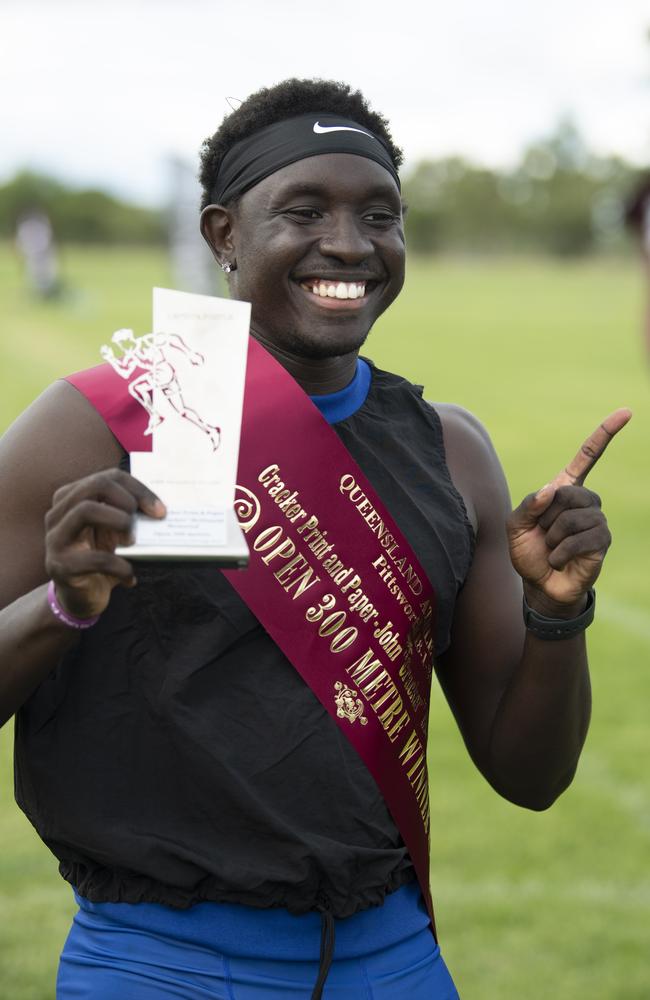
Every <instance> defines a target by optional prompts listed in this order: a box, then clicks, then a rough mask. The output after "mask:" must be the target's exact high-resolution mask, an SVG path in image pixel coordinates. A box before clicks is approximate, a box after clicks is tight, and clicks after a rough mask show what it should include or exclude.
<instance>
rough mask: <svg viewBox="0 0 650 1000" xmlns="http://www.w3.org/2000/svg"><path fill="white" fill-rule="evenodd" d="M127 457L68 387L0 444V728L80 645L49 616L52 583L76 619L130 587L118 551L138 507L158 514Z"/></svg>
mask: <svg viewBox="0 0 650 1000" xmlns="http://www.w3.org/2000/svg"><path fill="white" fill-rule="evenodd" d="M121 455H122V451H121V448H120V446H119V445H118V443H117V441H116V440H115V438H114V437H113V436H112V434H111V433H110V431H109V430H108V428H107V427H106V426H105V424H104V423H103V421H102V420H101V418H100V417H99V415H98V414H97V413H96V411H95V410H94V409H93V408H92V407H91V406H90V404H89V403H88V402H87V401H86V400H85V399H84V398H83V396H82V395H81V394H80V393H78V392H77V390H76V389H74V388H72V386H70V385H68V384H67V383H65V382H58V383H56V384H55V385H53V386H51V387H50V389H48V390H47V391H46V392H45V393H44V394H43V395H42V396H41V397H40V398H39V399H38V400H37V401H36V402H35V403H34V404H33V405H32V406H31V407H30V408H29V409H28V410H27V411H26V412H25V413H24V414H23V415H22V416H21V417H20V418H19V419H18V420H17V421H16V423H15V424H14V425H13V426H12V427H11V428H10V429H9V430H8V431H7V433H6V434H5V436H4V437H3V439H2V441H0V552H1V553H2V562H1V564H0V608H1V609H2V610H1V611H0V725H3V724H4V723H5V722H6V721H7V719H8V718H10V717H11V715H12V714H13V713H14V712H15V711H16V709H17V708H19V707H20V705H22V703H23V702H24V701H25V700H26V699H27V698H28V697H29V695H30V694H31V692H32V691H33V690H34V689H35V688H36V687H37V685H38V684H39V683H40V682H41V681H42V680H43V679H44V678H45V677H46V676H47V675H48V674H49V673H50V671H51V670H52V669H54V667H55V666H56V665H57V663H58V661H59V659H60V658H61V656H62V655H63V653H64V652H65V651H66V650H67V649H68V648H69V647H70V646H71V645H73V644H74V642H75V641H76V639H77V636H78V633H77V632H75V630H74V629H71V628H69V627H67V626H65V625H63V624H62V623H61V622H59V621H58V620H57V619H56V618H55V616H54V615H53V614H52V611H51V610H50V608H49V606H48V603H47V594H46V591H47V586H46V584H47V581H48V579H50V578H52V579H54V581H55V584H56V591H57V597H58V600H59V603H60V604H61V605H62V606H63V607H64V608H65V609H66V610H67V611H68V612H69V613H71V614H72V615H74V616H75V617H79V618H90V617H92V616H93V615H95V614H99V613H101V611H102V610H103V609H104V608H105V607H106V605H107V604H108V600H109V599H110V593H111V590H112V588H113V587H114V586H115V585H116V584H117V583H122V584H124V585H127V586H129V585H131V584H132V582H133V570H132V568H131V566H130V564H129V563H128V562H127V561H126V560H125V559H119V558H118V557H117V556H115V554H114V548H115V546H116V545H117V544H118V543H119V542H120V541H125V540H126V538H127V537H128V534H129V530H130V520H131V516H132V514H133V512H134V511H135V510H136V509H137V508H138V506H139V507H140V509H143V510H146V512H147V513H153V514H154V515H157V516H160V512H159V511H156V510H154V509H153V504H154V501H155V499H156V498H153V494H151V493H150V491H148V490H146V489H145V487H143V486H142V484H139V483H137V481H136V480H134V479H133V477H131V476H128V475H127V474H126V473H123V472H120V471H119V470H118V469H117V468H115V466H117V464H118V462H119V460H120V457H121ZM152 498H153V499H152Z"/></svg>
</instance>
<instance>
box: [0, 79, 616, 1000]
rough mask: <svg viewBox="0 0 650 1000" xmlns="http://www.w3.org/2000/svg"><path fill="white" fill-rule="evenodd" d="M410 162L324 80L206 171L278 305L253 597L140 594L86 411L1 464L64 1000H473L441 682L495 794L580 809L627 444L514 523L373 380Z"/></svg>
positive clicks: (580, 465)
mask: <svg viewBox="0 0 650 1000" xmlns="http://www.w3.org/2000/svg"><path fill="white" fill-rule="evenodd" d="M400 162H401V153H400V151H399V150H398V149H397V148H396V146H395V145H394V143H393V141H392V139H391V136H390V133H389V131H388V128H387V125H386V122H385V121H384V119H383V118H381V116H379V115H377V114H376V113H374V112H372V111H370V110H369V108H368V106H367V104H366V102H365V101H364V99H363V97H362V96H361V95H360V94H359V93H355V92H351V91H350V89H349V88H348V87H346V86H344V85H342V84H337V83H330V82H323V81H298V80H291V81H287V82H285V83H283V84H280V85H278V86H276V87H274V88H272V89H270V90H263V91H260V92H259V93H257V94H254V95H252V97H250V98H249V99H248V100H247V101H245V102H244V103H243V104H242V105H241V106H240V107H239V108H238V109H237V110H236V111H235V112H233V114H231V115H230V116H229V117H228V118H227V119H226V120H225V122H224V123H223V125H222V126H221V128H220V129H219V131H218V132H217V133H216V134H215V135H214V136H213V137H212V138H211V139H209V140H206V142H205V144H204V147H203V157H202V175H201V176H202V182H203V186H204V202H203V211H202V215H201V228H202V232H203V234H204V236H205V238H206V239H207V241H208V243H209V244H210V246H211V248H212V250H213V253H214V255H215V258H216V260H217V261H218V263H219V264H220V266H221V267H222V268H223V270H224V272H225V273H226V274H227V276H228V282H229V285H230V291H231V294H232V295H233V296H234V297H236V298H239V299H243V300H246V301H250V302H251V304H252V322H251V334H252V341H251V344H250V353H249V370H248V376H247V378H248V387H247V394H246V401H245V407H244V420H243V426H242V449H241V460H240V467H239V473H238V482H239V485H240V486H241V487H242V488H243V489H244V490H245V491H246V495H247V496H248V497H253V498H254V500H255V504H256V506H255V505H251V504H248V514H246V513H243V514H242V515H241V516H242V523H243V527H244V530H246V531H247V532H249V536H248V537H249V542H250V543H251V544H250V547H251V564H250V566H249V568H248V569H247V570H246V571H242V572H228V573H221V572H218V571H217V570H215V569H213V568H212V567H210V566H192V565H184V566H178V565H175V566H170V567H165V566H152V567H147V566H143V567H142V569H141V570H140V571H139V573H138V581H137V585H136V580H135V577H134V573H133V567H132V566H131V565H130V564H129V562H128V561H127V560H126V559H124V558H121V557H119V556H117V555H116V554H115V548H116V547H117V545H118V544H120V543H121V544H124V543H126V542H128V539H129V536H130V530H131V519H132V516H133V513H134V512H135V511H136V510H137V509H140V510H142V511H144V512H145V513H147V514H149V515H151V516H152V517H162V516H164V513H165V511H164V506H163V504H162V503H161V501H160V500H159V499H158V498H156V497H154V496H153V495H152V494H151V493H150V491H149V490H148V489H146V488H145V487H144V486H142V484H140V483H139V482H138V481H137V480H135V479H134V478H133V477H132V476H130V474H129V473H128V471H127V468H128V456H127V454H126V450H125V448H124V447H123V446H122V445H121V443H120V434H121V431H120V426H121V424H120V420H119V419H118V418H119V417H120V413H121V410H120V407H121V405H122V404H121V402H120V400H119V399H117V398H115V399H113V398H111V399H110V400H108V402H107V400H106V398H99V397H98V396H96V395H94V394H93V392H92V391H90V390H89V389H88V388H87V383H86V382H85V381H84V379H83V378H79V377H71V378H70V379H68V380H67V381H63V382H60V383H57V384H56V385H55V386H53V387H52V388H51V389H50V390H48V392H46V393H45V394H44V396H43V397H41V399H40V400H38V401H37V402H36V403H35V404H34V405H33V406H32V407H31V408H30V410H29V411H28V412H27V413H26V414H25V415H24V416H23V417H22V418H21V419H20V420H19V421H18V422H17V424H16V425H15V426H14V427H13V428H12V429H11V430H10V431H9V433H8V434H7V436H6V438H5V439H4V442H3V445H2V469H3V475H4V477H5V483H6V484H7V485H8V487H10V488H7V489H5V490H4V491H3V494H2V496H3V499H2V510H1V512H0V514H1V516H0V534H1V538H2V551H3V554H4V570H3V576H2V605H3V607H4V611H2V613H1V621H0V624H1V626H2V628H1V630H0V635H1V637H2V638H1V639H0V643H1V646H0V648H1V650H2V653H3V656H2V660H1V661H0V662H1V663H2V667H1V669H0V709H1V719H2V721H4V720H6V719H7V718H9V716H11V714H12V713H14V712H16V713H17V721H16V766H17V784H16V788H17V797H18V801H19V803H20V805H21V806H22V808H23V809H24V810H25V811H26V813H27V815H28V816H29V817H30V819H31V821H32V822H33V823H34V825H35V826H36V828H37V830H38V831H39V833H40V834H41V836H42V837H43V839H44V840H45V842H46V843H47V844H48V846H49V847H50V848H51V850H52V851H53V852H54V854H55V855H56V856H57V858H58V859H59V862H60V870H61V873H62V875H63V876H64V878H66V879H67V880H68V881H69V882H70V883H71V884H72V885H73V886H74V888H75V890H76V894H77V902H78V904H79V911H78V914H77V916H76V917H75V921H74V925H73V928H72V930H71V933H70V936H69V938H68V941H67V943H66V946H65V948H64V952H63V955H62V960H61V965H60V972H59V982H58V996H59V1000H69V998H70V1000H71V998H73V997H75V998H79V997H88V998H90V997H92V998H93V1000H114V998H115V997H116V996H120V995H124V996H127V995H128V996H129V997H133V998H136V1000H148V998H153V997H156V998H161V997H162V998H165V997H169V998H171V997H185V998H190V997H191V998H198V997H200V996H207V995H210V996H213V997H220V998H225V997H229V998H231V1000H233V998H234V1000H255V998H278V1000H280V998H286V997H289V996H292V997H296V998H299V997H305V998H307V997H310V996H311V997H314V998H318V997H321V996H323V997H330V998H335V997H340V998H344V997H353V996H368V997H372V998H375V1000H389V998H390V1000H396V998H402V997H408V998H409V1000H424V998H426V1000H435V998H447V1000H448V998H451V997H455V996H457V993H456V990H455V988H454V986H453V983H452V981H451V978H450V976H449V973H448V972H447V969H446V967H445V965H444V962H443V960H442V958H441V955H440V950H439V947H438V945H437V942H436V938H435V924H434V915H433V904H432V899H431V891H430V878H429V856H430V852H432V853H433V855H434V856H435V851H436V844H435V836H433V837H430V814H431V811H433V813H434V815H435V818H436V823H439V822H440V820H441V819H443V818H444V817H442V816H441V814H440V810H439V809H438V807H437V806H436V790H435V778H433V779H432V781H431V782H429V776H428V773H427V751H426V736H427V716H428V712H427V709H428V699H429V692H430V686H431V682H432V671H433V667H434V666H435V672H436V674H437V679H438V682H439V683H440V684H441V686H442V688H443V690H444V692H445V695H446V697H447V699H448V701H449V704H450V707H451V710H452V711H453V713H454V715H455V717H456V720H457V722H458V725H459V728H460V730H461V733H462V736H463V739H464V740H465V743H466V745H467V748H468V751H469V753H470V754H471V756H472V759H473V760H474V762H475V763H476V765H477V767H478V768H479V769H480V771H481V772H482V773H483V774H484V775H485V777H486V779H487V780H488V781H489V782H490V783H491V784H492V785H493V786H494V788H495V789H496V790H497V791H498V792H499V793H500V794H502V795H504V796H505V797H507V798H508V799H510V800H511V801H513V802H515V803H518V804H520V805H522V806H524V807H527V808H531V809H544V808H547V807H548V806H549V805H550V804H551V803H552V802H553V801H554V799H555V798H556V797H557V796H558V795H559V794H560V793H561V792H562V791H563V790H564V789H565V788H566V787H567V786H568V784H569V783H570V781H571V779H572V777H573V774H574V772H575V769H576V765H577V761H578V757H579V754H580V751H581V748H582V744H583V742H584V739H585V735H586V732H587V726H588V721H589V709H590V700H589V675H588V669H587V659H586V652H585V640H584V631H585V629H586V627H587V626H588V625H589V623H590V622H591V620H592V618H593V613H594V594H593V584H594V581H595V580H596V577H597V576H598V574H599V571H600V568H601V565H602V561H603V558H604V556H605V553H606V550H607V548H608V546H609V543H610V536H609V532H608V529H607V526H606V521H605V518H604V515H603V514H602V512H601V509H600V503H599V500H598V497H596V496H595V494H593V493H591V492H590V491H589V490H588V489H586V488H585V486H584V481H585V477H586V475H587V473H588V472H589V470H590V469H591V467H592V465H593V464H594V462H595V461H597V459H598V458H599V456H600V455H601V454H602V452H603V451H604V449H605V447H606V446H607V444H608V442H609V441H610V440H611V437H612V436H613V435H614V434H615V433H616V432H617V431H618V430H619V429H620V428H621V427H622V426H623V425H624V424H625V423H626V421H627V420H628V419H629V411H626V410H620V411H617V412H616V413H615V414H612V415H611V416H610V417H608V418H607V419H606V420H605V421H604V422H603V424H602V425H601V426H600V427H599V428H598V429H597V430H596V431H595V432H594V434H593V435H592V436H591V437H590V438H589V439H588V440H587V441H586V442H585V444H584V445H583V446H582V448H581V449H580V451H579V452H578V454H577V455H576V457H575V458H574V459H573V461H572V462H570V463H569V464H568V465H567V466H566V467H563V469H562V471H561V472H560V473H559V474H558V475H557V477H556V478H555V479H554V480H553V482H552V483H549V484H547V485H546V486H544V487H543V488H542V489H540V490H537V491H536V492H532V493H531V494H530V495H529V496H527V497H526V498H525V499H524V500H523V501H522V503H521V504H520V505H519V507H517V509H516V510H515V511H514V512H511V509H510V502H509V498H508V491H507V487H506V484H505V481H504V477H503V473H502V471H501V468H500V465H499V462H498V460H497V458H496V456H495V454H494V451H493V449H492V447H491V445H490V441H489V438H488V437H487V434H486V432H485V431H484V429H483V428H482V427H481V426H480V424H479V423H478V422H477V421H476V420H475V419H474V418H473V417H472V416H471V415H469V414H467V413H466V412H465V411H463V410H460V409H459V408H457V407H454V406H451V405H448V404H444V405H443V404H437V405H435V406H432V405H430V404H428V403H427V402H425V401H424V400H423V399H422V396H421V392H420V390H419V389H418V388H417V387H416V386H413V385H411V384H410V383H409V382H407V381H406V380H404V379H403V378H401V377H400V376H398V375H394V374H392V373H389V372H385V371H381V370H380V369H378V368H376V367H374V366H373V365H371V364H370V362H368V361H366V360H363V359H361V358H360V357H359V350H360V348H361V346H362V345H363V343H364V341H365V339H366V337H367V335H368V333H369V331H370V329H371V327H372V325H373V323H374V321H375V320H376V319H377V317H378V316H380V315H381V313H382V312H384V310H385V309H386V308H387V307H388V306H389V305H390V304H391V302H392V301H393V300H394V299H395V297H396V296H397V294H398V293H399V291H400V289H401V287H402V283H403V279H404V234H403V220H402V204H401V194H400V182H399V175H398V168H399V165H400ZM26 456H29V461H27V460H26ZM163 500H164V498H163ZM244 506H245V505H244ZM242 509H243V508H242ZM251 510H253V514H252V515H251V513H250V512H251ZM44 518H45V531H44V530H43V519H44ZM48 580H49V581H50V582H49V583H48ZM119 585H121V586H119ZM522 598H523V601H522ZM522 607H523V614H522ZM430 797H431V802H432V805H430ZM434 827H435V825H434ZM434 890H435V878H434Z"/></svg>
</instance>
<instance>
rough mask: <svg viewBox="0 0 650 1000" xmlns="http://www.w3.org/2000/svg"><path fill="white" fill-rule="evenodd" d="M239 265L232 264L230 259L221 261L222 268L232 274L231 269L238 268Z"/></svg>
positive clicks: (225, 272)
mask: <svg viewBox="0 0 650 1000" xmlns="http://www.w3.org/2000/svg"><path fill="white" fill-rule="evenodd" d="M236 268H237V265H236V264H231V262H230V261H229V260H224V261H222V262H221V270H222V271H223V273H224V274H230V272H231V271H234V270H236Z"/></svg>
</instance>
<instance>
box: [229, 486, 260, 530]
mask: <svg viewBox="0 0 650 1000" xmlns="http://www.w3.org/2000/svg"><path fill="white" fill-rule="evenodd" d="M234 506H235V514H236V515H237V520H238V521H239V527H240V528H241V530H242V531H246V532H248V531H250V530H251V528H252V527H254V526H255V525H256V524H257V522H258V520H259V516H260V502H259V500H258V499H257V497H256V496H255V494H254V493H252V492H251V490H248V489H246V487H245V486H240V485H239V483H237V485H236V486H235V504H234Z"/></svg>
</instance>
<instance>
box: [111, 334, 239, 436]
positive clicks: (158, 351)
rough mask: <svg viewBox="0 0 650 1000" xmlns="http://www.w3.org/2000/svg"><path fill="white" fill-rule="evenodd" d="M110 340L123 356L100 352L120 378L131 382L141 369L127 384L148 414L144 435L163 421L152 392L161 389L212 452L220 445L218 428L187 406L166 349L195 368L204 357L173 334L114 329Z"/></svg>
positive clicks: (171, 404) (132, 394) (112, 352)
mask: <svg viewBox="0 0 650 1000" xmlns="http://www.w3.org/2000/svg"><path fill="white" fill-rule="evenodd" d="M111 340H112V341H113V343H114V344H117V345H118V346H119V347H120V349H121V350H122V356H121V357H119V356H118V355H116V354H115V352H114V351H113V348H112V347H110V346H109V345H106V344H104V346H103V347H102V348H101V350H100V353H101V356H102V357H103V359H104V361H107V362H108V363H109V364H110V365H111V367H112V368H113V369H114V370H115V371H116V372H117V374H118V375H120V376H121V378H124V379H131V375H132V374H133V372H134V371H135V370H136V369H137V368H141V369H142V374H139V375H137V376H136V377H135V378H134V379H132V380H131V381H129V386H128V388H129V393H130V394H131V396H133V398H134V399H135V400H137V401H138V403H140V404H141V405H142V406H144V408H145V410H146V411H147V413H148V414H149V423H148V425H147V429H146V431H145V432H144V433H145V434H151V433H152V432H153V429H154V427H158V425H159V424H162V423H163V421H164V420H165V417H164V415H163V414H162V413H160V412H159V411H158V410H157V409H156V408H155V407H154V404H153V390H154V389H160V390H161V392H162V394H163V396H164V397H165V399H166V400H167V401H168V402H169V404H170V406H171V407H172V408H173V409H174V410H175V411H176V413H177V414H178V415H179V416H180V417H182V418H183V420H188V421H189V422H190V423H192V424H194V426H195V427H198V428H199V430H201V431H203V433H204V434H206V435H207V437H208V438H209V440H210V444H211V445H212V450H213V451H216V450H217V448H218V447H219V444H220V442H221V428H220V427H214V426H213V425H212V424H208V423H207V422H206V421H205V420H203V418H202V417H201V416H200V415H199V414H198V413H197V412H196V410H193V409H192V408H191V407H189V406H188V405H187V404H186V402H185V400H184V398H183V391H182V389H181V385H180V382H179V380H178V375H177V373H176V369H175V368H174V365H173V364H172V362H171V361H170V360H169V359H168V357H167V355H166V349H167V348H173V349H174V350H177V351H180V352H181V354H184V355H185V357H186V358H187V359H188V361H189V362H190V364H191V365H194V366H197V365H202V364H203V363H204V361H205V358H204V357H203V355H202V354H199V353H198V352H197V351H192V350H191V349H190V348H189V347H188V346H187V344H186V343H185V341H184V340H183V338H182V337H179V336H178V334H176V333H172V334H166V333H145V334H143V335H142V336H141V337H135V336H134V335H133V330H117V331H116V332H115V333H114V334H113V336H112V337H111Z"/></svg>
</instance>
